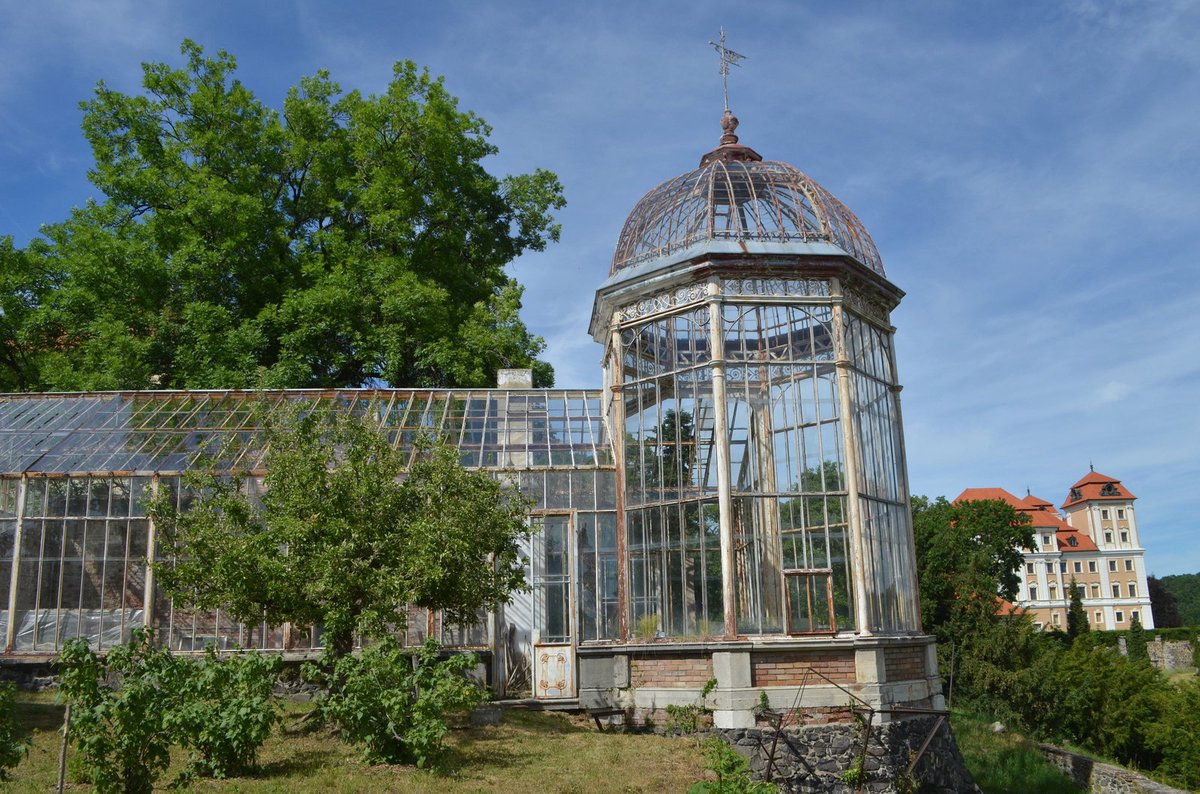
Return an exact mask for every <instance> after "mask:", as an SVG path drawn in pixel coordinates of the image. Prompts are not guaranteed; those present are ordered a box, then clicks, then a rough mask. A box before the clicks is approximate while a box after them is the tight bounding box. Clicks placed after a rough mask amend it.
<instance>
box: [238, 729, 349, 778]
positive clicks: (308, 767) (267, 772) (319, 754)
mask: <svg viewBox="0 0 1200 794" xmlns="http://www.w3.org/2000/svg"><path fill="white" fill-rule="evenodd" d="M330 741H334V740H332V739H331V740H330ZM340 755H341V752H339V750H337V749H323V748H312V747H306V748H304V750H303V751H302V752H297V753H294V754H292V755H290V756H288V757H287V758H280V759H276V760H274V761H268V762H266V763H260V764H259V765H258V767H257V768H255V769H254V770H253V771H252V772H250V773H249V774H248V775H247V777H249V778H253V779H255V780H266V779H269V778H274V777H281V778H287V777H310V776H312V775H315V774H316V773H317V772H319V771H320V770H321V769H323V768H325V767H326V766H327V765H332V764H333V763H334V762H335V761H336V760H337V759H338V757H339V756H340Z"/></svg>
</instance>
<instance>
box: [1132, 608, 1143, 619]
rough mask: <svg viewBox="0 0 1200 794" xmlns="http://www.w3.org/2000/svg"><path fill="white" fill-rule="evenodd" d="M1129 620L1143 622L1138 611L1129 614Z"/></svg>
mask: <svg viewBox="0 0 1200 794" xmlns="http://www.w3.org/2000/svg"><path fill="white" fill-rule="evenodd" d="M1129 620H1130V621H1134V620H1141V618H1140V617H1139V616H1138V611H1137V610H1136V609H1135V610H1133V611H1131V612H1130V613H1129Z"/></svg>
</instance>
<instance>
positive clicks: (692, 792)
mask: <svg viewBox="0 0 1200 794" xmlns="http://www.w3.org/2000/svg"><path fill="white" fill-rule="evenodd" d="M704 759H705V762H704V768H705V769H707V770H708V771H710V772H712V773H713V774H714V775H715V776H716V780H701V781H698V782H696V783H693V784H692V785H691V787H690V788H688V794H775V792H777V791H779V787H778V786H776V785H775V784H774V783H764V782H762V781H760V780H753V779H752V778H751V777H750V762H749V761H747V760H746V757H745V756H743V755H742V754H741V753H739V752H738V751H737V750H734V749H733V748H732V747H730V746H729V745H728V744H727V743H726V742H725V741H724V740H722V739H719V738H717V737H715V736H714V737H713V738H711V739H709V740H708V742H707V743H706V744H705V746H704Z"/></svg>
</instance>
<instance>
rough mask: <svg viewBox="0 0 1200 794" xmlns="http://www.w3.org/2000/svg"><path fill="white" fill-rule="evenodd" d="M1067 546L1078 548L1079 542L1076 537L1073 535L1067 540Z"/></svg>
mask: <svg viewBox="0 0 1200 794" xmlns="http://www.w3.org/2000/svg"><path fill="white" fill-rule="evenodd" d="M1067 545H1068V546H1078V545H1079V541H1077V540H1075V536H1074V535H1072V536H1071V537H1069V538H1067Z"/></svg>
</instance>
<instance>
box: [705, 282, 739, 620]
mask: <svg viewBox="0 0 1200 794" xmlns="http://www.w3.org/2000/svg"><path fill="white" fill-rule="evenodd" d="M720 294H721V287H720V283H719V282H718V281H717V280H716V279H715V278H713V279H710V280H709V282H708V295H709V303H708V325H709V338H710V339H711V340H712V362H711V365H710V366H711V367H712V395H713V444H714V445H715V446H716V448H717V449H716V452H717V510H718V513H719V514H720V519H721V596H722V599H721V600H722V608H723V610H724V613H725V636H726V637H730V638H732V637H736V636H737V593H736V591H735V589H734V588H735V582H734V576H733V565H734V559H733V492H732V485H731V484H730V481H729V477H730V472H729V418H728V416H727V415H726V413H725V320H724V317H722V312H721V301H720Z"/></svg>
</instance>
